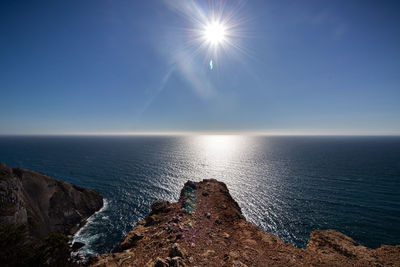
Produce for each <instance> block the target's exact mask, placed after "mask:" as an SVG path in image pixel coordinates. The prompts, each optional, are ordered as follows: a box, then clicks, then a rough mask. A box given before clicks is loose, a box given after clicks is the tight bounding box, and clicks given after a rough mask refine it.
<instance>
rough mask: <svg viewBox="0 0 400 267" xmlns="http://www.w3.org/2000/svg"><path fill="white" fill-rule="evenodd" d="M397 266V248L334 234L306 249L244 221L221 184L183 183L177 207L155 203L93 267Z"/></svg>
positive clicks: (321, 235) (320, 235)
mask: <svg viewBox="0 0 400 267" xmlns="http://www.w3.org/2000/svg"><path fill="white" fill-rule="evenodd" d="M305 265H306V266H339V265H341V266H400V246H386V245H382V246H381V247H380V248H378V249H369V248H367V247H364V246H362V245H361V244H359V243H357V242H355V241H354V240H353V239H351V238H350V237H348V236H346V235H344V234H342V233H340V232H338V231H335V230H324V231H314V232H312V234H311V237H310V241H309V242H308V244H307V248H306V249H299V248H296V247H294V246H292V245H290V244H287V243H285V242H283V241H282V240H281V239H279V237H277V236H275V235H272V234H269V233H266V232H264V231H262V230H260V229H259V228H258V227H256V226H255V225H253V224H252V223H250V222H248V221H246V219H245V218H244V217H243V215H242V212H241V210H240V207H239V205H238V204H237V203H236V201H234V200H233V199H232V197H231V195H230V194H229V191H228V189H227V187H226V185H225V184H224V183H221V182H218V181H216V180H204V181H202V182H200V183H194V182H190V181H189V182H187V183H186V184H185V186H184V187H183V189H182V191H181V195H180V199H179V201H178V202H177V203H169V202H160V201H157V202H155V203H153V205H152V211H151V213H150V214H149V215H148V216H147V217H146V219H145V220H144V221H140V222H138V223H137V226H136V227H135V228H134V229H133V230H132V231H130V232H129V233H128V235H127V236H126V238H125V240H124V241H123V242H122V243H121V244H120V246H119V247H118V248H117V249H116V252H115V253H112V254H104V255H100V256H99V257H98V258H97V262H95V263H94V264H93V266H156V267H163V266H241V267H243V266H305Z"/></svg>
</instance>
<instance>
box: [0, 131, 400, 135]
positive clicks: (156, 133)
mask: <svg viewBox="0 0 400 267" xmlns="http://www.w3.org/2000/svg"><path fill="white" fill-rule="evenodd" d="M191 135H249V136H400V132H399V131H280V130H277V131H273V130H272V131H137V132H65V133H55V132H53V133H51V132H50V133H0V136H191Z"/></svg>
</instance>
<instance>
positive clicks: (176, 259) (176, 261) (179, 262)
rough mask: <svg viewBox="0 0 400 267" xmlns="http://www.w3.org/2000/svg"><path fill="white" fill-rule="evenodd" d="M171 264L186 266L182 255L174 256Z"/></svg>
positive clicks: (173, 266)
mask: <svg viewBox="0 0 400 267" xmlns="http://www.w3.org/2000/svg"><path fill="white" fill-rule="evenodd" d="M169 266H170V267H184V266H185V264H184V263H183V261H182V258H181V257H173V258H172V259H171V260H170V261H169Z"/></svg>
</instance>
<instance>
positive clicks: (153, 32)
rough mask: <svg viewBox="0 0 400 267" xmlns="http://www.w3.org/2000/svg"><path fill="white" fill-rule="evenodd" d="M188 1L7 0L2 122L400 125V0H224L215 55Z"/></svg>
mask: <svg viewBox="0 0 400 267" xmlns="http://www.w3.org/2000/svg"><path fill="white" fill-rule="evenodd" d="M188 3H190V1H188V0H186V1H161V0H160V1H156V0H152V1H117V0H113V1H112V0H109V1H102V0H96V1H82V0H79V1H72V0H68V1H39V0H36V1H11V0H10V1H7V0H6V1H1V2H0V134H32V133H34V134H41V133H43V134H49V133H55V134H62V133H117V132H125V133H126V132H180V131H184V132H186V131H189V132H196V131H202V132H221V131H222V132H237V131H246V132H254V131H256V132H271V133H279V132H283V133H299V132H307V133H366V134H368V133H371V134H375V133H382V134H385V133H389V134H399V133H400V16H399V14H400V3H399V2H398V1H281V0H279V1H265V0H260V1H247V2H239V1H226V2H225V11H227V12H228V13H229V12H232V14H233V16H232V20H233V21H234V22H236V23H238V27H237V32H236V35H237V37H236V38H234V41H235V44H236V45H237V46H238V47H239V48H240V49H237V48H234V47H226V49H224V50H223V51H221V53H220V55H219V56H218V57H217V58H211V57H210V55H208V54H207V53H205V51H200V52H198V53H197V54H195V50H196V45H200V44H196V42H195V40H193V39H192V40H191V38H192V35H191V34H190V32H189V30H188V29H193V28H194V27H196V25H195V24H194V23H193V19H192V16H191V15H193V14H190V12H189V11H190V9H189V7H190V5H189V4H188ZM197 3H198V7H200V8H201V10H202V12H203V14H204V15H205V16H209V14H211V11H212V9H213V7H215V6H219V3H218V2H215V1H214V3H213V2H207V1H202V2H197ZM205 3H206V4H205ZM210 3H211V4H210ZM188 5H189V6H188ZM188 10H189V11H188ZM188 12H189V13H188ZM192 12H193V10H192ZM188 44H190V45H188ZM210 59H213V62H214V69H213V70H212V71H211V70H210V69H209V60H210Z"/></svg>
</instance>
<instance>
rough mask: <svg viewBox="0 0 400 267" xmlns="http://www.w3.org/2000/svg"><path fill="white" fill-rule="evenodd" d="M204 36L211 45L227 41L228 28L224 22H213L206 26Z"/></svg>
mask: <svg viewBox="0 0 400 267" xmlns="http://www.w3.org/2000/svg"><path fill="white" fill-rule="evenodd" d="M204 38H205V39H206V41H207V42H208V43H209V44H211V45H218V44H221V43H223V42H224V41H225V38H226V28H225V26H224V25H223V24H222V23H219V22H212V23H209V24H207V25H206V26H205V28H204Z"/></svg>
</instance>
